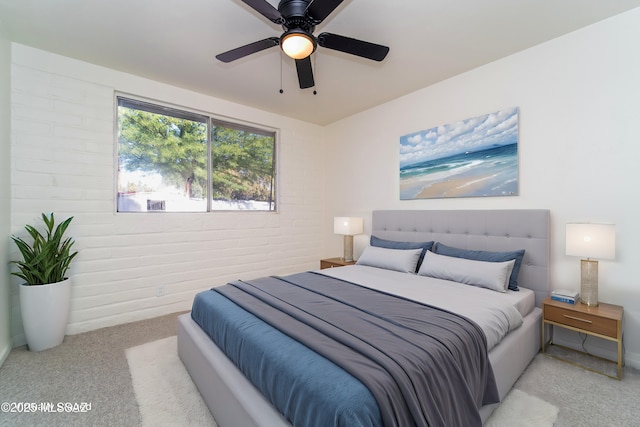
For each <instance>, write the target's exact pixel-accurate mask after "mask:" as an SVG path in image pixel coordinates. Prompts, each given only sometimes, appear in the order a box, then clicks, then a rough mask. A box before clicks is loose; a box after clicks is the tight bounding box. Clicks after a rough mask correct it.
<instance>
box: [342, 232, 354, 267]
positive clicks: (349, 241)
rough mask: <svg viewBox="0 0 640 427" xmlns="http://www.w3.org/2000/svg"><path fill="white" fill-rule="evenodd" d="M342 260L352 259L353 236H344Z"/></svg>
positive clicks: (349, 260) (348, 260)
mask: <svg viewBox="0 0 640 427" xmlns="http://www.w3.org/2000/svg"><path fill="white" fill-rule="evenodd" d="M343 259H344V261H345V262H351V261H353V236H348V235H345V236H344V258H343Z"/></svg>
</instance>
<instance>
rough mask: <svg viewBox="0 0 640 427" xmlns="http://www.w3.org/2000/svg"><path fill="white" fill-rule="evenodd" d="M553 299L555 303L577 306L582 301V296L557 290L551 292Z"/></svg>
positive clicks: (574, 292)
mask: <svg viewBox="0 0 640 427" xmlns="http://www.w3.org/2000/svg"><path fill="white" fill-rule="evenodd" d="M551 299H552V300H554V301H560V302H566V303H567V304H575V303H577V302H578V301H580V294H579V293H578V292H577V291H571V290H568V289H556V290H555V291H552V292H551Z"/></svg>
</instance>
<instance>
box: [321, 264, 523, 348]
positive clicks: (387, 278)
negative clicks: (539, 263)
mask: <svg viewBox="0 0 640 427" xmlns="http://www.w3.org/2000/svg"><path fill="white" fill-rule="evenodd" d="M317 272H318V273H320V274H324V275H326V276H331V277H335V278H337V279H341V280H346V281H348V282H352V283H356V284H358V285H361V286H365V287H368V288H371V289H376V290H380V291H384V292H388V293H391V294H394V295H398V296H401V297H404V298H409V299H412V300H415V301H419V302H422V303H425V304H429V305H433V306H435V307H439V308H442V309H444V310H448V311H452V312H454V313H457V314H460V315H462V316H465V317H467V318H469V319H471V320H473V321H474V322H476V323H477V324H478V325H479V326H480V328H481V329H482V330H483V331H484V333H485V335H486V337H487V347H488V350H491V349H492V348H493V347H494V346H495V345H496V344H498V343H499V342H500V341H501V340H502V338H504V336H505V335H507V334H508V333H509V332H510V331H512V330H514V329H517V328H518V327H520V325H522V319H523V317H524V316H526V315H527V314H528V313H529V312H530V311H531V310H532V309H533V307H534V305H535V295H534V293H533V292H532V291H530V290H528V289H522V290H521V291H518V292H515V291H507V292H505V293H501V292H496V291H492V290H489V289H485V288H479V287H475V286H470V285H465V284H462V283H457V282H452V281H449V280H441V279H435V278H432V277H425V276H418V275H415V274H410V273H400V272H397V271H391V270H385V269H381V268H376V267H368V266H363V265H351V266H345V267H338V268H330V269H324V270H318V271H317Z"/></svg>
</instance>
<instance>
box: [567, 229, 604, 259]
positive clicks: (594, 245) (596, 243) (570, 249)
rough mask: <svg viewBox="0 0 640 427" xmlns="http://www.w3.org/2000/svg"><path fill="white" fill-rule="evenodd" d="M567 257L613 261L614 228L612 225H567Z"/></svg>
mask: <svg viewBox="0 0 640 427" xmlns="http://www.w3.org/2000/svg"><path fill="white" fill-rule="evenodd" d="M566 250H567V255H570V256H579V257H583V258H595V259H614V258H615V257H616V226H615V225H612V224H567V246H566Z"/></svg>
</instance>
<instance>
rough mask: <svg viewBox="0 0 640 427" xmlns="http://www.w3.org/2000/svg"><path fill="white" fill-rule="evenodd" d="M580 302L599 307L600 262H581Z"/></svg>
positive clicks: (586, 260)
mask: <svg viewBox="0 0 640 427" xmlns="http://www.w3.org/2000/svg"><path fill="white" fill-rule="evenodd" d="M580 302H582V304H584V305H588V306H593V307H595V306H597V305H598V261H594V260H590V259H583V260H580Z"/></svg>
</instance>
